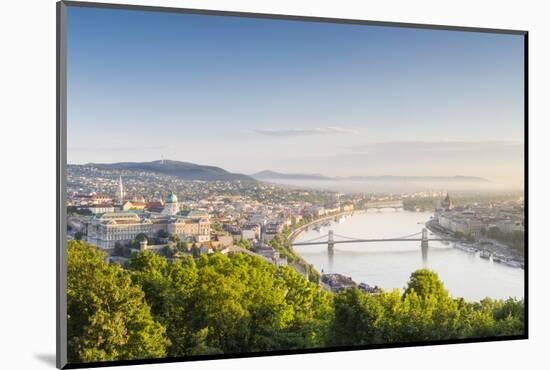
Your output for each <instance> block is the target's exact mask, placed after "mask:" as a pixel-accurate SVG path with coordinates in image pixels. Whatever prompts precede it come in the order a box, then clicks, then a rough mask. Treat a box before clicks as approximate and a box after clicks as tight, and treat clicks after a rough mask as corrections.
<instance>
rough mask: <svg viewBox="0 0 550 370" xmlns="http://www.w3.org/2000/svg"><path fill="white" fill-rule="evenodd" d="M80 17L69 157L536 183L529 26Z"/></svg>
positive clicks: (72, 64)
mask: <svg viewBox="0 0 550 370" xmlns="http://www.w3.org/2000/svg"><path fill="white" fill-rule="evenodd" d="M115 14H116V16H115ZM68 19H69V22H68V28H69V32H68V34H69V38H68V97H67V98H68V107H69V110H68V159H69V163H89V162H96V163H97V162H106V163H109V162H123V161H152V160H158V159H160V158H162V157H163V158H166V159H173V160H181V161H186V162H192V163H198V164H204V165H215V166H219V167H222V168H224V169H227V170H229V171H231V172H239V173H247V174H251V173H255V172H259V171H262V170H273V171H278V172H287V173H296V172H298V173H323V174H325V175H329V176H354V175H404V176H413V175H420V176H452V175H466V176H480V177H484V178H488V179H489V180H491V181H495V182H498V183H502V184H506V185H514V186H520V185H522V184H523V142H524V137H523V127H524V122H523V108H524V107H523V67H524V66H523V37H522V36H520V35H504V34H489V33H475V32H459V31H443V30H426V29H408V28H389V27H383V26H364V25H344V24H329V23H315V22H307V23H306V22H296V21H286V20H266V19H262V20H258V19H253V18H236V17H221V16H218V17H212V16H204V15H188V14H168V13H150V12H142V11H129V10H116V11H113V10H110V9H86V10H83V9H80V8H70V9H69V17H68ZM159 66H161V68H159ZM427 163H428V164H429V165H427Z"/></svg>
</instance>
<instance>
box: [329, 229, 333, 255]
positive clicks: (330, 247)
mask: <svg viewBox="0 0 550 370" xmlns="http://www.w3.org/2000/svg"><path fill="white" fill-rule="evenodd" d="M328 251H329V252H333V251H334V231H332V230H329V232H328Z"/></svg>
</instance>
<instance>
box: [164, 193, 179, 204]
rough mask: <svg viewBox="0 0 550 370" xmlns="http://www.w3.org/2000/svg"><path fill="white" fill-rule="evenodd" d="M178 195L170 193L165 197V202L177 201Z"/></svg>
mask: <svg viewBox="0 0 550 370" xmlns="http://www.w3.org/2000/svg"><path fill="white" fill-rule="evenodd" d="M177 202H178V197H176V194H174V193H170V195H169V196H167V197H166V203H177Z"/></svg>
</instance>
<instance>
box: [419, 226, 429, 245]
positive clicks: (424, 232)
mask: <svg viewBox="0 0 550 370" xmlns="http://www.w3.org/2000/svg"><path fill="white" fill-rule="evenodd" d="M420 246H421V247H426V248H427V247H428V229H426V228H423V229H422V241H421V242H420Z"/></svg>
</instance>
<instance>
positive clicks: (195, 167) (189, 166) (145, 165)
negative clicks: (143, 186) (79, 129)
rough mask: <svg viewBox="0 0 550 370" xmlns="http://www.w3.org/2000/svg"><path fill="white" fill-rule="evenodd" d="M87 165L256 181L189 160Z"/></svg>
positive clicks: (210, 178) (199, 178) (178, 175)
mask: <svg viewBox="0 0 550 370" xmlns="http://www.w3.org/2000/svg"><path fill="white" fill-rule="evenodd" d="M85 166H93V167H96V168H100V169H107V170H109V169H110V170H129V171H144V172H153V173H159V174H163V175H171V176H176V177H179V178H180V179H184V180H202V181H233V180H241V181H255V180H254V179H253V178H252V177H250V176H247V175H243V174H240V173H231V172H229V171H226V170H224V169H223V168H220V167H214V166H203V165H199V164H195V163H189V162H179V161H171V160H164V161H153V162H120V163H88V164H86V165H85Z"/></svg>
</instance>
